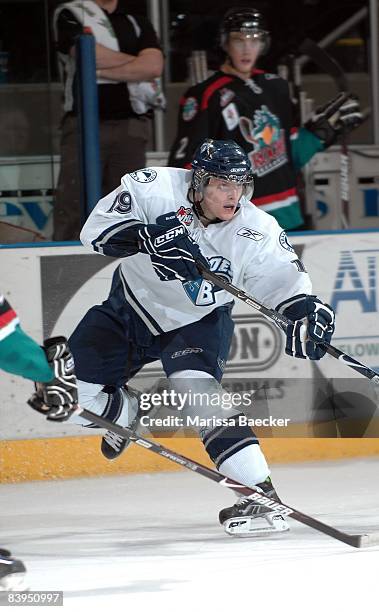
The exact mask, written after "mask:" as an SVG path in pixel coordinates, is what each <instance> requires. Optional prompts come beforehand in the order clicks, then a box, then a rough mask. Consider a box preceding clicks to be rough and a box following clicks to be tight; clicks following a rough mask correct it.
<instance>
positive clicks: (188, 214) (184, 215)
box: [176, 206, 193, 225]
mask: <svg viewBox="0 0 379 612" xmlns="http://www.w3.org/2000/svg"><path fill="white" fill-rule="evenodd" d="M176 216H177V217H178V219H179V221H180V223H184V225H191V223H192V221H193V211H192V208H186V207H185V206H181V207H180V208H179V210H177V211H176Z"/></svg>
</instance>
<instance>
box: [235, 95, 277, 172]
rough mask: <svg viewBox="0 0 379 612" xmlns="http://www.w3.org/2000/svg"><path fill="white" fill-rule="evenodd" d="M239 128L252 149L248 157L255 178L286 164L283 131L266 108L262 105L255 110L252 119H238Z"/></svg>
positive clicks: (274, 116) (275, 117)
mask: <svg viewBox="0 0 379 612" xmlns="http://www.w3.org/2000/svg"><path fill="white" fill-rule="evenodd" d="M239 127H240V130H241V134H242V136H243V137H244V139H245V140H246V142H248V143H249V145H250V146H252V147H253V150H251V151H250V153H249V154H248V155H249V158H250V161H251V165H252V167H253V172H254V173H255V174H256V175H257V176H265V175H266V174H269V173H270V172H272V171H273V170H276V168H279V167H280V166H282V165H283V164H285V163H287V161H288V157H287V151H286V143H285V137H284V130H283V129H282V128H281V124H280V120H279V118H278V117H277V116H276V115H275V114H274V113H272V112H271V111H270V110H269V109H268V108H267V106H265V105H264V104H263V105H262V106H261V107H260V109H258V110H256V111H255V112H254V116H253V118H252V119H251V118H250V117H244V116H242V117H240V118H239Z"/></svg>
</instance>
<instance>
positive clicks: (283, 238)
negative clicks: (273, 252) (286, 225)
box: [279, 230, 295, 253]
mask: <svg viewBox="0 0 379 612" xmlns="http://www.w3.org/2000/svg"><path fill="white" fill-rule="evenodd" d="M279 244H280V246H281V247H283V249H285V250H286V251H289V252H290V253H294V252H295V249H294V248H293V246H292V244H291V243H290V241H289V240H288V236H287V234H286V232H285V231H284V230H283V231H282V232H280V234H279Z"/></svg>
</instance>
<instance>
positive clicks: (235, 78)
mask: <svg viewBox="0 0 379 612" xmlns="http://www.w3.org/2000/svg"><path fill="white" fill-rule="evenodd" d="M220 44H221V47H222V49H223V50H224V52H225V54H226V58H225V61H224V63H223V64H222V65H221V67H220V69H219V70H218V71H217V72H215V74H213V75H212V76H211V77H210V78H208V79H207V80H206V81H203V82H202V83H199V84H197V85H195V86H193V87H191V88H190V89H189V90H188V91H187V92H186V93H185V94H184V96H183V98H182V100H181V102H180V109H179V118H178V131H177V136H176V139H175V142H174V144H173V146H172V150H171V153H170V158H169V165H170V166H177V167H183V168H184V167H186V168H189V167H190V163H191V159H192V157H193V154H194V152H195V150H196V148H197V146H198V145H199V143H200V142H202V141H203V140H204V138H216V139H227V138H232V139H233V140H234V141H236V142H237V143H238V144H239V145H240V146H241V147H242V148H243V149H244V150H245V151H247V152H248V155H249V158H250V161H251V163H252V168H253V173H254V177H256V178H257V180H256V187H255V192H254V204H255V205H256V206H259V207H260V208H262V209H263V210H265V211H266V212H268V213H270V214H271V215H273V216H274V217H275V218H276V219H277V221H278V223H279V225H281V226H282V227H283V228H284V229H294V228H296V227H299V226H301V225H302V223H303V217H302V213H301V209H300V203H299V198H298V195H297V192H296V173H297V171H298V170H299V169H300V168H302V166H304V165H305V164H306V163H307V162H308V161H309V160H310V159H311V157H312V156H313V155H314V154H315V153H317V152H318V151H322V150H323V149H325V148H326V147H329V146H330V145H331V144H333V143H334V142H335V141H336V140H337V138H338V136H339V135H340V134H342V133H345V134H346V133H348V132H349V131H350V130H352V129H354V128H355V127H357V126H358V125H360V124H361V122H362V114H361V113H360V111H359V105H358V102H357V100H356V99H355V98H351V99H349V100H347V101H346V102H345V103H344V104H343V106H341V107H340V108H339V111H338V112H336V113H334V114H333V116H331V117H330V118H327V117H328V111H329V108H330V104H327V105H325V107H323V108H322V109H318V111H316V114H315V116H314V117H313V118H312V119H311V120H309V121H308V122H307V123H306V125H305V126H304V127H302V128H300V129H295V128H294V126H293V116H292V103H291V100H290V95H289V88H288V83H287V81H285V80H284V79H281V78H279V77H278V76H277V75H276V74H270V73H265V72H264V71H262V70H259V69H258V68H257V67H256V62H257V60H258V59H259V57H260V56H261V55H262V54H264V53H266V51H267V49H268V47H269V44H270V35H269V32H268V30H267V26H266V23H265V19H264V16H263V15H262V13H261V12H260V11H259V10H256V9H253V8H251V9H250V8H241V9H238V8H234V9H231V10H230V11H228V12H227V13H226V14H225V16H224V18H223V20H222V23H221V26H220ZM332 102H333V101H332Z"/></svg>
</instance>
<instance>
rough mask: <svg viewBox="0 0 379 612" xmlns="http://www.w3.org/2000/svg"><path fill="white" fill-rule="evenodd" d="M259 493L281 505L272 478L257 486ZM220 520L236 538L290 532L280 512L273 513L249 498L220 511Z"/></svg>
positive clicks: (243, 498) (227, 531) (244, 498)
mask: <svg viewBox="0 0 379 612" xmlns="http://www.w3.org/2000/svg"><path fill="white" fill-rule="evenodd" d="M256 489H257V490H258V491H259V493H262V494H263V495H265V496H266V497H270V498H271V499H272V500H273V502H277V503H278V504H280V503H281V502H280V499H279V497H278V494H277V493H276V491H275V489H274V486H273V484H272V482H271V478H270V477H269V478H267V479H266V480H265V481H264V482H262V483H260V484H259V485H257V486H256ZM219 520H220V523H221V525H223V527H224V529H225V531H226V533H228V534H229V535H234V536H259V535H265V534H267V533H272V532H279V531H288V529H289V526H288V523H287V521H286V520H285V517H284V516H283V515H282V514H280V511H276V512H275V511H273V510H270V509H269V508H267V507H265V506H262V505H261V504H259V503H257V502H256V501H255V500H254V499H251V496H249V497H241V498H240V499H239V500H238V501H237V502H236V503H235V504H234V506H231V507H229V508H224V509H223V510H221V511H220V514H219Z"/></svg>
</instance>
